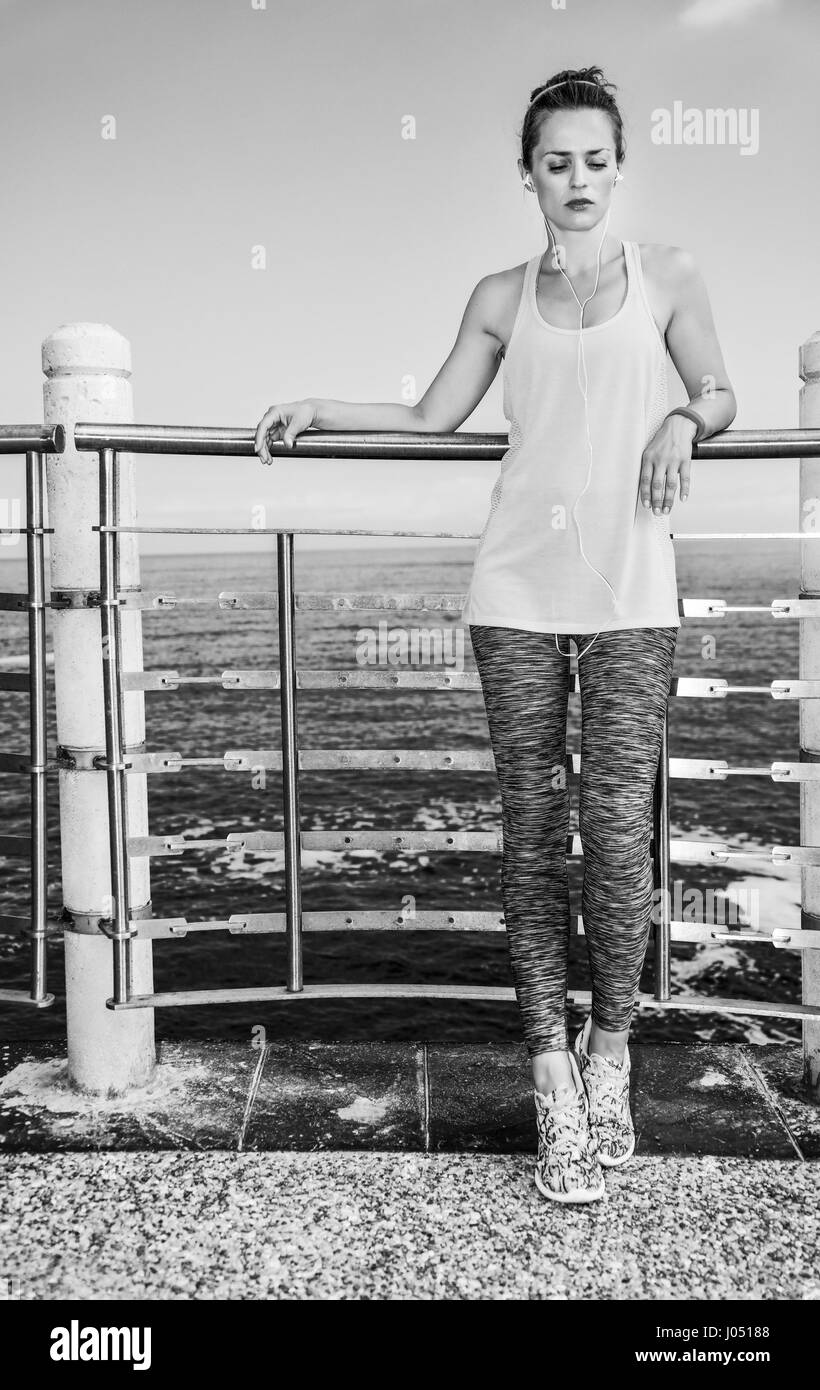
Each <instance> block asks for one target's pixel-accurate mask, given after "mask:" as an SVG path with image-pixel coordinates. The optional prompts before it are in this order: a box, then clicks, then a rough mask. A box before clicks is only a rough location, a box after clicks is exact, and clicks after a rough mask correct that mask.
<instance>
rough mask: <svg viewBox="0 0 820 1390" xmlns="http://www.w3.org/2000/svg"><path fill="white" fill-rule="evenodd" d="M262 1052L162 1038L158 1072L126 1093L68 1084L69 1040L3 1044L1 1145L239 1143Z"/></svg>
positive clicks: (82, 1147)
mask: <svg viewBox="0 0 820 1390" xmlns="http://www.w3.org/2000/svg"><path fill="white" fill-rule="evenodd" d="M260 1055H261V1054H260V1052H258V1051H255V1050H254V1049H252V1048H250V1047H249V1046H248V1045H247V1044H246V1043H229V1042H202V1041H200V1040H196V1041H190V1042H164V1043H161V1044H160V1045H159V1046H158V1066H157V1073H156V1079H155V1080H154V1081H153V1082H152V1083H151V1084H150V1085H149V1086H146V1087H143V1088H141V1089H139V1090H136V1091H134V1092H132V1093H131V1094H130V1095H129V1096H127V1097H111V1098H110V1099H101V1098H100V1097H96V1096H94V1097H91V1096H84V1095H82V1094H79V1093H77V1092H75V1091H73V1090H71V1089H70V1088H69V1086H68V1078H67V1064H66V1061H65V1060H64V1059H65V1043H64V1042H62V1043H61V1042H56V1041H52V1042H47V1043H5V1044H3V1045H2V1046H1V1047H0V1150H4V1151H6V1152H9V1151H14V1150H18V1151H20V1150H26V1151H37V1152H43V1151H47V1150H61V1149H62V1150H94V1149H132V1150H133V1149H137V1150H145V1149H149V1150H152V1149H214V1148H218V1149H236V1148H237V1147H238V1146H239V1141H240V1136H241V1130H242V1123H243V1119H244V1116H245V1111H246V1107H247V1102H248V1096H249V1094H250V1091H251V1082H252V1079H253V1076H254V1071H255V1069H256V1068H257V1066H258V1064H259V1061H260Z"/></svg>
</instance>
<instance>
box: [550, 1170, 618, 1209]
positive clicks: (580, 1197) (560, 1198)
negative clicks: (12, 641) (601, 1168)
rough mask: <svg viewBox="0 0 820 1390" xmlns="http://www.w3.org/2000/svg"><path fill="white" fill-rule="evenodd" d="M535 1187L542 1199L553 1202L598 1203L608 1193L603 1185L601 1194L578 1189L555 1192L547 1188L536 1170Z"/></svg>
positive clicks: (603, 1184) (602, 1184)
mask: <svg viewBox="0 0 820 1390" xmlns="http://www.w3.org/2000/svg"><path fill="white" fill-rule="evenodd" d="M534 1171H535V1186H536V1187H537V1188H538V1191H539V1192H540V1193H541V1195H542V1197H548V1198H549V1200H550V1201H551V1202H597V1201H599V1200H600V1198H601V1197H603V1196H604V1195H605V1193H606V1184H605V1183H604V1182H602V1183H601V1190H600V1192H587V1191H584V1189H583V1188H580V1187H577V1188H575V1189H573V1190H571V1191H569V1192H554V1191H553V1189H552V1188H551V1187H546V1186H545V1185H544V1183H543V1182H542V1180H541V1178H540V1177H539V1174H538V1169H537V1168H536V1169H535V1170H534Z"/></svg>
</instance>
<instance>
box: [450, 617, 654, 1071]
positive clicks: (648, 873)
mask: <svg viewBox="0 0 820 1390" xmlns="http://www.w3.org/2000/svg"><path fill="white" fill-rule="evenodd" d="M592 635H593V634H591V633H579V634H577V636H576V635H575V634H572V636H573V639H574V641H575V643H576V646H577V648H578V651H579V653H580V655H579V658H578V671H579V676H580V686H581V783H580V796H579V807H578V810H579V833H580V836H581V842H582V845H583V850H584V880H583V893H582V899H581V912H582V916H583V920H584V931H585V935H586V944H587V953H588V957H589V967H590V976H591V981H592V1018H593V1022H594V1023H595V1024H596V1025H597V1026H598V1027H599V1028H603V1029H607V1030H612V1031H620V1030H621V1029H625V1028H628V1027H629V1024H630V1021H631V1017H632V1012H633V1009H634V1007H635V1000H636V997H637V993H638V985H639V981H640V976H641V970H642V967H643V961H644V956H645V954H646V947H647V943H648V940H649V931H650V927H651V920H652V889H653V875H652V860H651V856H650V852H649V842H650V838H651V835H652V794H653V789H654V784H655V776H656V773H657V768H658V760H659V757H660V751H661V742H662V738H663V724H664V719H665V716H666V702H667V697H668V695H669V690H670V683H671V679H672V667H673V663H674V657H675V646H676V642H677V635H678V629H677V628H676V627H638V628H634V627H633V628H616V629H612V630H611V631H602V632H600V633H599V634H598V635H597V637H596V638H595V641H594V642H593V643H592V646H591V647H589V643H590V641H591V640H592ZM470 639H471V641H472V644H473V652H474V654H475V659H476V666H477V668H478V673H479V678H480V680H481V687H482V691H483V694H484V705H485V708H486V711H487V722H488V726H489V731H490V741H491V744H492V748H493V753H494V756H495V766H496V772H497V775H498V782H499V787H500V792H501V811H502V830H503V855H502V867H501V887H502V901H503V905H504V917H505V921H506V928H507V941H508V944H509V950H510V963H511V967H512V977H513V983H514V985H515V993H516V997H517V999H518V1005H519V1009H520V1012H521V1019H522V1023H523V1029H524V1036H525V1039H526V1043H527V1048H528V1051H529V1055H530V1057H534V1056H536V1054H537V1053H540V1052H547V1051H551V1050H554V1049H565V1048H567V1046H568V1043H567V1020H566V995H567V960H568V948H569V923H570V901H569V880H568V874H567V861H566V841H567V836H568V834H569V813H570V797H569V786H568V784H567V779H566V776H565V766H566V764H565V758H566V740H567V703H568V697H569V681H570V663H569V660H568V656H567V655H564V653H567V654H568V653H569V652H570V645H569V637H568V636H567V634H565V633H564V634H562V633H559V634H558V643H559V646H560V648H561V651H560V652H559V651H557V650H556V646H555V634H554V633H552V632H546V633H544V632H527V631H524V630H522V629H520V628H510V627H485V626H479V625H476V624H472V625H470ZM587 647H589V650H585V648H587Z"/></svg>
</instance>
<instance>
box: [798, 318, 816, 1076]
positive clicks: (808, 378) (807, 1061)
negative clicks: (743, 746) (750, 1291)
mask: <svg viewBox="0 0 820 1390" xmlns="http://www.w3.org/2000/svg"><path fill="white" fill-rule="evenodd" d="M799 372H800V377H801V380H802V381H803V386H802V387H801V389H800V419H799V424H800V428H801V429H818V428H820V333H813V334H812V336H811V337H810V338H807V339H806V341H805V342H804V343H803V344H802V345H801V347H800V365H799ZM818 508H820V458H804V459H801V460H800V529H801V530H815V529H816V528H817V526H818V524H819V522H820V518H819V517H818ZM800 552H801V553H800V584H801V588H802V589H806V590H808V591H809V592H811V593H812V594H813V595H814V596H818V597H820V541H815V540H812V541H805V542H804V541H801V542H800ZM799 677H800V679H801V680H820V618H804V619H802V620H801V623H800V665H799ZM800 747H801V748H804V749H806V750H807V751H808V752H809V754H810V755H811V757H812V759H817V758H820V700H801V701H800ZM800 843H801V844H802V845H820V782H801V783H800ZM800 876H801V880H802V882H801V887H802V892H801V901H802V906H803V911H804V912H805V913H811V914H813V917H814V918H815V919H816V918H817V917H818V916H820V866H816V865H813V864H810V865H807V866H806V867H804V868H803V869H801V871H800ZM803 925H804V926H805V927H810V926H812V925H816V921H813V920H804V922H803ZM802 956H803V1003H804V1004H815V1005H817V1004H820V949H815V950H812V951H803V952H802ZM803 1059H804V1067H805V1071H804V1076H805V1080H806V1081H807V1082H808V1084H809V1085H810V1086H811V1087H812V1089H813V1090H814V1092H815V1094H816V1095H817V1096H818V1098H819V1099H820V1019H804V1020H803Z"/></svg>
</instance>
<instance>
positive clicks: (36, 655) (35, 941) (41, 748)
mask: <svg viewBox="0 0 820 1390" xmlns="http://www.w3.org/2000/svg"><path fill="white" fill-rule="evenodd" d="M44 468H45V454H44V453H42V452H40V451H35V450H33V449H32V450H28V451H27V452H26V516H27V530H26V542H27V544H26V565H27V569H28V584H27V591H28V651H29V662H28V670H29V746H30V749H31V764H32V767H31V990H30V993H31V998H32V999H33V1000H34V1001H35V1002H36V1003H40V1002H41V1001H42V1000H44V999H45V997H46V985H47V964H46V939H47V938H46V932H47V927H46V911H47V898H48V856H47V841H46V836H47V830H48V827H47V823H46V762H47V756H48V752H47V737H46V627H45V623H46V607H45V564H44V545H45V536H44V535H43V526H44V506H43V498H44V493H45V488H44V480H43V471H44Z"/></svg>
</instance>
